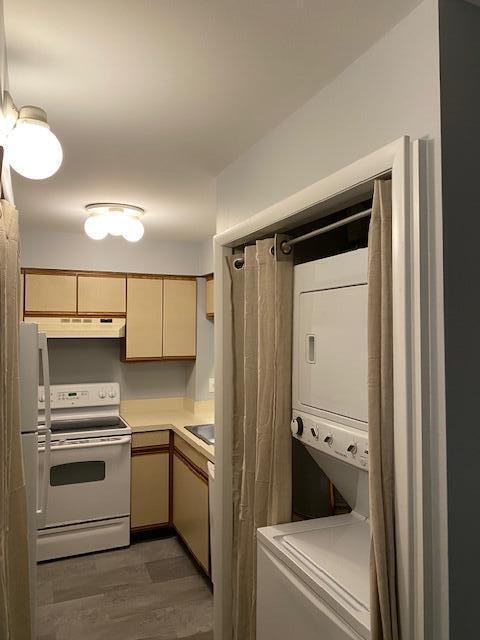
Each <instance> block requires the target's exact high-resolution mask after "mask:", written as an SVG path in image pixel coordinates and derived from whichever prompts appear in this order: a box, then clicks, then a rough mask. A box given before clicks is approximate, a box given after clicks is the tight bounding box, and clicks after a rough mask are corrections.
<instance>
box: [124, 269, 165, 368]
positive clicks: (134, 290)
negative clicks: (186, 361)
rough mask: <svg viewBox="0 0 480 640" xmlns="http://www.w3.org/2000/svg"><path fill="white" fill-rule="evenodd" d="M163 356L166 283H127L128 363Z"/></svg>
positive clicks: (148, 279)
mask: <svg viewBox="0 0 480 640" xmlns="http://www.w3.org/2000/svg"><path fill="white" fill-rule="evenodd" d="M162 356H163V279H162V278H158V277H157V278H155V277H153V276H152V277H140V276H139V277H135V276H134V277H129V278H128V279H127V331H126V345H125V359H126V360H127V361H128V360H154V359H158V358H161V357H162Z"/></svg>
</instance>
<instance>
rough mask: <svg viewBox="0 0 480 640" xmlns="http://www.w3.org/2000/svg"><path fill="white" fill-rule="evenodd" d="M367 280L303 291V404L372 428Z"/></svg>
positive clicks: (300, 328) (300, 358)
mask: <svg viewBox="0 0 480 640" xmlns="http://www.w3.org/2000/svg"><path fill="white" fill-rule="evenodd" d="M367 289H368V287H367V285H366V284H357V285H354V286H344V287H337V288H331V289H320V290H316V291H307V292H303V293H300V295H299V298H298V299H297V301H296V302H297V304H298V305H299V308H298V332H297V334H296V340H297V345H296V357H297V359H298V360H297V371H298V401H299V403H300V406H299V408H300V409H303V410H304V411H306V412H312V411H313V412H315V413H317V412H318V413H320V415H325V417H329V418H331V419H333V420H338V419H340V420H341V419H342V418H347V419H351V420H354V421H359V422H360V423H364V425H362V424H358V425H356V426H358V427H359V428H364V429H365V430H366V429H367V424H366V423H367V419H368V418H367Z"/></svg>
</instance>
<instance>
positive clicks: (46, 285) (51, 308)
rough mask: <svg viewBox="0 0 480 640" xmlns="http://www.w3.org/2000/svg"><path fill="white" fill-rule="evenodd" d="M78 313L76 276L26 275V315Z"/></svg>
mask: <svg viewBox="0 0 480 640" xmlns="http://www.w3.org/2000/svg"><path fill="white" fill-rule="evenodd" d="M76 311H77V277H76V275H74V274H72V275H69V274H64V273H63V274H60V273H59V274H56V273H26V274H25V313H39V314H41V313H46V314H48V313H56V314H57V313H58V314H62V313H65V314H72V313H76Z"/></svg>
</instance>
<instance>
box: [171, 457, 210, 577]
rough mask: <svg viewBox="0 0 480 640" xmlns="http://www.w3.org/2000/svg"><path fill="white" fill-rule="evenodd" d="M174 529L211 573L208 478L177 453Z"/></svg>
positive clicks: (206, 570) (175, 460) (175, 462)
mask: <svg viewBox="0 0 480 640" xmlns="http://www.w3.org/2000/svg"><path fill="white" fill-rule="evenodd" d="M173 526H174V527H175V529H176V530H177V532H178V534H179V535H180V536H181V538H182V539H183V541H184V542H185V544H186V545H187V547H188V548H189V550H190V552H191V553H192V555H193V556H194V557H195V559H196V560H197V562H198V563H199V564H200V565H201V566H202V568H203V569H204V571H205V572H206V573H207V574H210V559H209V556H210V549H209V514H208V478H205V477H204V475H203V473H201V472H200V471H199V469H198V467H197V466H196V465H194V464H192V463H191V461H189V460H188V459H187V458H185V457H184V456H183V455H182V454H181V453H180V452H178V451H177V450H175V451H174V454H173Z"/></svg>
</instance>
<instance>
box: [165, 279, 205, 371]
mask: <svg viewBox="0 0 480 640" xmlns="http://www.w3.org/2000/svg"><path fill="white" fill-rule="evenodd" d="M196 337H197V281H196V279H195V278H192V279H184V278H172V279H171V278H168V277H166V278H165V279H164V281H163V356H164V357H170V358H194V357H195V355H196Z"/></svg>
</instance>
